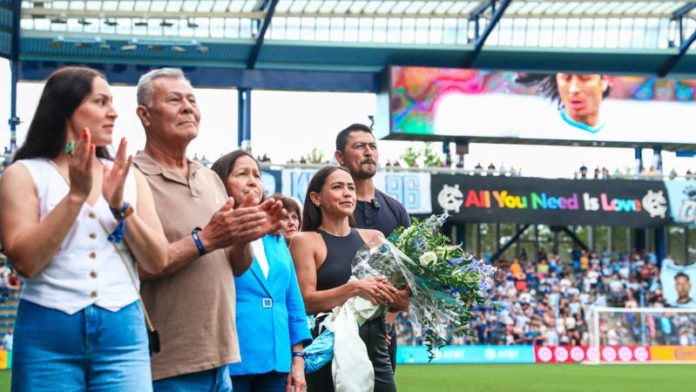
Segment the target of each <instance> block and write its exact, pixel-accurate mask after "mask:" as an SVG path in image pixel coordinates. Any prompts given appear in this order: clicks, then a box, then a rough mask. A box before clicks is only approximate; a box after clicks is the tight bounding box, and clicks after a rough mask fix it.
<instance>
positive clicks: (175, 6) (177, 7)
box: [165, 0, 184, 12]
mask: <svg viewBox="0 0 696 392" xmlns="http://www.w3.org/2000/svg"><path fill="white" fill-rule="evenodd" d="M183 3H184V2H183V1H173V0H169V1H168V2H167V7H166V8H165V9H166V10H167V12H178V11H181V6H182V5H183Z"/></svg>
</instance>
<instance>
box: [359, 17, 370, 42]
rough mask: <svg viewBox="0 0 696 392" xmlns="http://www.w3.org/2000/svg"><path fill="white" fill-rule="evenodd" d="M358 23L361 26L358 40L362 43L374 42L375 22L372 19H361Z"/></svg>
mask: <svg viewBox="0 0 696 392" xmlns="http://www.w3.org/2000/svg"><path fill="white" fill-rule="evenodd" d="M358 23H359V25H360V27H359V36H358V40H359V41H360V42H373V34H372V25H373V20H372V19H371V18H360V19H359V20H358Z"/></svg>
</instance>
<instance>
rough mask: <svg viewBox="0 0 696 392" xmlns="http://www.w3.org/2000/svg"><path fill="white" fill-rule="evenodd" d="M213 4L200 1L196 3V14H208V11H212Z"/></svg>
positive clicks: (212, 2)
mask: <svg viewBox="0 0 696 392" xmlns="http://www.w3.org/2000/svg"><path fill="white" fill-rule="evenodd" d="M214 4H215V2H214V1H208V0H206V1H201V2H200V3H198V8H197V9H196V10H197V11H198V12H210V10H211V9H213V5H214Z"/></svg>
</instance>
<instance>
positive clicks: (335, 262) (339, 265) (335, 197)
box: [290, 166, 397, 392]
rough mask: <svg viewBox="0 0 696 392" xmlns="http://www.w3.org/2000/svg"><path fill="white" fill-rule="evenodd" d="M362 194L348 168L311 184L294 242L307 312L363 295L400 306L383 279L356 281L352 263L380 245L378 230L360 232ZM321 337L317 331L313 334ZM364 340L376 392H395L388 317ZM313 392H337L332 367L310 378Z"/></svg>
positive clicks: (370, 325)
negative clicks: (357, 217) (368, 245)
mask: <svg viewBox="0 0 696 392" xmlns="http://www.w3.org/2000/svg"><path fill="white" fill-rule="evenodd" d="M355 204H356V194H355V184H354V183H353V179H352V177H351V176H350V174H349V173H348V171H347V170H345V169H344V168H342V167H336V166H331V167H325V168H323V169H321V170H319V171H318V172H317V173H316V174H315V175H314V177H312V180H311V181H310V183H309V187H308V189H307V195H306V197H305V205H304V211H303V218H302V232H300V233H298V234H297V235H296V236H295V237H294V238H293V239H292V241H291V243H290V251H291V253H292V256H293V259H294V261H295V268H296V270H297V278H298V281H299V283H300V290H301V291H302V297H303V298H304V301H305V307H306V309H307V313H309V314H318V313H322V312H329V311H331V309H333V308H334V307H336V306H339V305H342V304H343V303H344V302H346V301H347V300H348V299H349V298H351V297H353V296H356V295H359V296H361V297H363V298H366V299H369V300H371V301H372V302H374V303H385V304H388V303H390V302H392V301H394V299H395V297H394V294H395V293H396V291H397V290H396V288H394V286H392V285H391V284H390V283H389V282H387V281H385V280H381V279H363V280H352V281H350V280H349V279H350V277H351V264H352V261H353V258H354V257H355V254H356V253H357V252H358V250H359V249H360V248H361V247H362V246H363V245H364V244H365V242H371V241H377V240H379V239H381V238H383V237H382V234H381V233H380V232H378V231H376V230H367V229H364V230H363V229H355V228H354V227H353V226H354V225H355V224H354V221H353V211H354V210H355ZM313 333H314V334H316V331H313ZM360 337H361V338H362V339H363V341H364V342H365V346H366V347H367V353H368V356H369V358H370V361H371V362H372V365H373V367H374V371H375V389H374V390H375V391H379V392H382V391H384V392H394V391H396V385H395V383H394V374H393V371H392V368H391V362H390V360H389V353H388V350H387V342H386V324H385V322H384V316H380V317H376V318H374V319H372V320H369V321H367V322H366V323H365V324H364V325H363V326H362V327H360ZM307 390H308V391H309V392H314V391H317V392H319V391H320V392H333V390H334V387H333V379H332V375H331V363H330V362H329V363H328V364H326V365H325V366H324V367H322V368H321V369H320V370H318V371H317V372H314V373H311V374H308V375H307Z"/></svg>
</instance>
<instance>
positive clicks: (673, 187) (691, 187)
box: [665, 180, 696, 227]
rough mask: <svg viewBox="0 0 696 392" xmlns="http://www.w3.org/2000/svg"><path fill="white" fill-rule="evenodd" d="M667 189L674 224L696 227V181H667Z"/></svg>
mask: <svg viewBox="0 0 696 392" xmlns="http://www.w3.org/2000/svg"><path fill="white" fill-rule="evenodd" d="M665 187H667V195H668V196H669V209H670V211H671V213H672V220H673V221H674V223H681V224H687V225H690V226H692V227H696V181H686V180H667V181H665Z"/></svg>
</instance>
